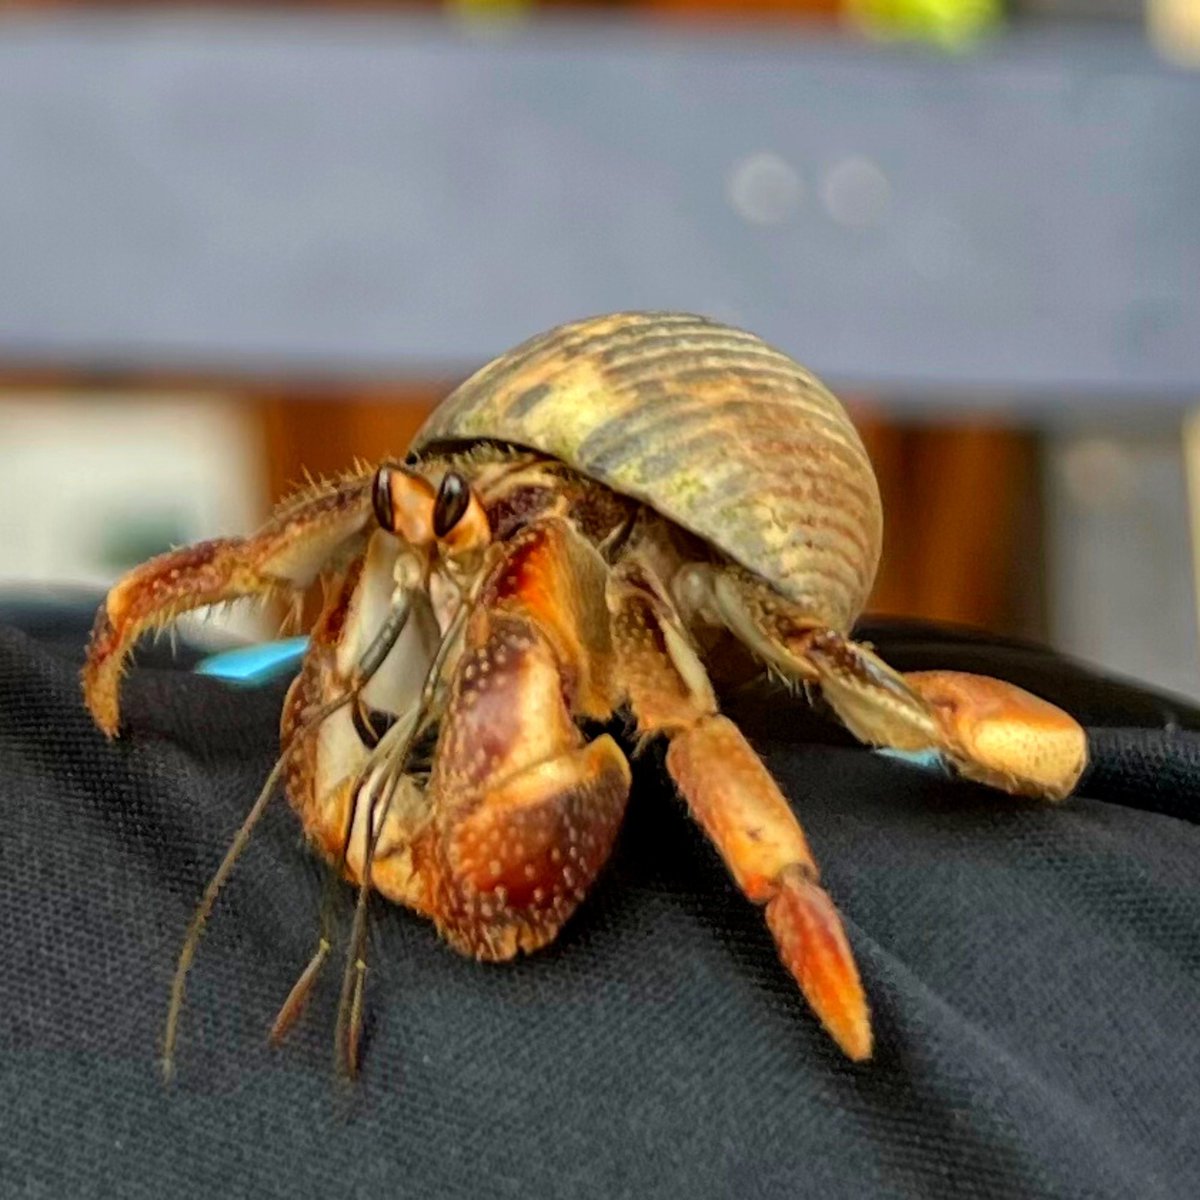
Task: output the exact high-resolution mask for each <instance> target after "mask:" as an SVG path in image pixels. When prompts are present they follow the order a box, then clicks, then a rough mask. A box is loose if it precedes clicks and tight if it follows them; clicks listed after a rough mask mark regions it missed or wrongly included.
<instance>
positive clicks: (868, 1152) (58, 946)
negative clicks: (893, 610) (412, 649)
mask: <svg viewBox="0 0 1200 1200" xmlns="http://www.w3.org/2000/svg"><path fill="white" fill-rule="evenodd" d="M866 632H867V635H868V636H870V637H871V638H872V640H873V641H874V642H875V644H876V645H877V646H878V648H879V649H880V651H881V652H883V653H884V654H886V655H888V656H889V657H890V658H891V659H892V661H894V662H895V663H896V664H897V665H899V666H901V667H905V668H909V667H916V666H946V667H958V668H963V669H973V670H986V671H990V672H991V673H994V674H999V675H1003V676H1006V677H1009V678H1012V679H1014V680H1016V681H1017V682H1020V683H1023V684H1025V685H1026V686H1029V687H1032V688H1034V690H1038V691H1041V692H1042V693H1043V694H1045V695H1048V696H1050V697H1051V698H1052V699H1057V700H1059V701H1060V702H1062V703H1065V704H1068V705H1070V706H1072V707H1073V708H1074V710H1075V711H1077V712H1079V713H1080V714H1081V715H1082V716H1083V717H1084V719H1085V720H1086V721H1087V722H1088V724H1089V726H1090V727H1091V736H1092V744H1093V750H1094V754H1095V757H1096V762H1095V765H1094V766H1093V768H1092V770H1091V772H1090V774H1089V776H1088V778H1087V780H1086V781H1085V784H1084V786H1083V788H1082V794H1081V795H1080V796H1078V797H1075V798H1072V799H1071V800H1069V801H1067V802H1066V803H1065V804H1062V805H1060V806H1057V807H1052V806H1046V805H1041V804H1037V803H1033V802H1028V801H1022V800H1013V799H1010V798H1006V797H1003V796H1000V795H996V794H994V793H991V792H989V791H987V790H986V789H984V788H981V787H977V786H974V785H970V784H965V783H959V782H953V781H950V780H947V779H944V778H941V777H939V776H937V775H932V774H928V773H924V772H922V771H919V770H917V769H915V768H913V767H910V766H907V765H904V764H901V763H898V762H895V761H889V760H887V759H885V758H882V757H880V756H877V755H872V754H870V753H868V752H866V751H864V750H863V749H861V748H859V747H857V746H855V745H854V744H853V743H852V742H851V741H850V739H848V738H847V737H846V736H844V735H843V734H842V733H840V732H839V731H838V730H837V729H836V728H835V727H834V726H833V725H832V724H830V723H829V722H828V721H826V720H825V719H823V718H822V717H821V716H820V715H818V714H810V713H809V712H808V711H807V710H806V709H805V708H804V707H803V705H802V704H800V703H799V702H796V701H792V700H790V699H786V698H783V697H782V696H781V695H780V694H779V693H775V692H767V691H763V690H761V689H750V690H748V691H746V692H745V693H743V694H741V695H739V696H737V697H734V698H732V699H730V701H729V702H728V703H727V705H726V708H727V711H729V713H730V715H732V716H733V717H734V718H735V719H737V720H738V721H739V722H741V724H742V726H743V728H744V729H745V731H746V732H747V734H748V736H749V737H750V739H751V740H752V742H753V743H754V744H755V745H756V747H757V748H758V749H759V750H760V751H761V752H762V753H763V755H764V757H765V758H766V761H767V762H768V764H769V766H770V767H771V769H772V770H773V771H774V773H775V774H776V776H777V777H778V779H779V780H780V782H781V784H782V786H783V788H784V790H785V792H786V793H787V795H788V796H789V797H790V798H791V800H792V801H793V803H794V804H795V807H796V809H797V811H798V812H799V813H800V814H801V817H802V820H803V822H804V824H805V827H806V829H807V831H808V834H809V837H810V841H811V843H812V845H813V848H814V851H815V852H816V854H817V856H818V858H819V860H820V861H821V863H822V865H823V869H824V877H825V882H826V885H827V887H828V888H829V890H830V892H831V893H832V894H833V896H834V898H835V900H836V901H837V903H838V904H839V906H840V908H841V911H842V913H843V914H844V916H845V919H846V924H847V928H848V931H849V935H850V938H851V941H852V943H853V945H854V948H855V951H856V954H857V956H858V960H859V963H860V966H861V969H862V973H863V976H864V981H865V984H866V987H867V989H868V992H869V995H870V999H871V1003H872V1007H873V1011H874V1022H875V1029H876V1035H877V1043H878V1049H877V1053H876V1056H875V1059H874V1061H873V1062H871V1063H869V1064H867V1065H861V1066H855V1065H852V1064H850V1063H849V1062H847V1061H845V1060H843V1059H842V1058H841V1057H840V1056H839V1054H838V1052H837V1051H836V1049H835V1048H834V1046H833V1045H832V1043H831V1042H830V1041H829V1039H828V1038H827V1037H826V1036H825V1035H824V1034H823V1033H822V1032H821V1031H820V1029H819V1028H818V1027H817V1025H816V1023H815V1021H814V1020H813V1019H812V1017H811V1016H810V1015H809V1013H808V1012H807V1010H806V1008H805V1006H804V1003H803V1001H802V999H801V998H800V996H799V995H798V993H797V992H796V989H795V987H794V985H793V984H792V983H791V981H790V980H789V978H788V977H787V976H786V975H785V973H784V972H783V970H782V968H781V967H780V965H779V963H778V961H777V959H776V956H775V952H774V948H773V944H772V942H771V939H770V937H769V935H768V932H767V930H766V927H765V925H764V923H763V921H762V919H761V914H760V913H759V912H758V911H756V910H755V909H754V908H753V907H751V906H750V905H749V904H748V903H746V902H745V901H744V900H743V899H742V898H741V896H740V895H739V894H738V893H737V891H736V890H735V889H734V887H733V886H732V884H731V883H730V882H729V880H728V878H727V876H726V874H725V873H724V871H723V869H722V867H721V865H720V863H719V861H718V859H717V858H716V855H715V854H714V852H713V851H712V850H711V849H710V847H709V846H708V845H707V844H706V842H705V841H704V839H703V837H702V835H701V834H700V832H699V830H698V829H697V828H696V827H695V826H694V825H693V824H692V822H691V821H690V820H689V818H688V817H687V815H686V813H685V811H684V809H683V807H682V805H681V804H680V802H679V801H678V800H677V799H676V798H675V796H674V794H673V792H672V790H671V788H670V786H669V783H668V781H667V780H666V777H665V774H664V771H663V767H662V757H661V753H656V752H654V751H651V752H648V753H647V754H645V755H643V756H642V757H641V758H640V759H638V760H637V762H636V764H635V783H634V792H633V796H632V800H631V804H630V811H629V815H628V819H627V822H626V825H625V827H624V830H623V832H622V835H621V838H620V840H619V842H618V845H617V848H616V851H615V854H614V856H613V859H612V861H611V863H610V865H609V867H608V868H607V869H606V870H605V872H604V874H603V876H602V877H601V879H600V881H599V882H598V884H597V886H596V888H595V889H594V892H593V893H592V895H591V896H590V898H589V899H588V901H587V902H586V903H585V905H584V906H583V908H582V909H581V910H580V912H579V913H578V914H577V915H576V917H575V918H574V919H573V920H572V921H571V922H570V924H569V925H568V927H567V928H566V929H565V930H564V932H563V934H562V935H561V936H560V938H559V939H558V940H557V942H556V943H554V944H553V945H552V946H551V947H549V948H548V949H547V950H545V951H543V952H541V953H539V954H537V955H535V956H532V957H530V958H527V959H523V960H521V961H519V962H516V963H513V964H509V965H503V966H494V965H479V964H476V963H473V962H470V961H468V960H465V959H463V958H461V957H459V956H458V955H456V954H455V953H453V952H452V951H451V950H449V949H448V948H447V947H446V946H445V945H444V944H442V943H440V942H439V940H438V938H437V937H436V935H435V933H434V931H433V930H432V928H431V927H430V926H429V925H427V924H426V923H425V922H424V921H422V920H421V919H420V918H418V917H417V916H415V915H413V914H411V913H409V912H407V911H405V910H403V909H400V908H396V907H392V906H389V905H388V904H386V903H384V902H377V903H376V904H375V905H374V907H373V909H372V913H371V917H372V920H371V942H370V961H371V970H370V972H369V975H368V987H367V1023H366V1032H365V1065H364V1071H363V1074H362V1077H361V1078H360V1080H359V1082H358V1083H357V1085H356V1086H355V1087H354V1088H353V1089H352V1090H351V1091H349V1092H347V1091H346V1089H344V1088H342V1087H340V1086H338V1085H337V1084H336V1082H335V1081H334V1078H333V1074H332V1030H333V1018H334V1010H335V1007H336V990H337V979H338V975H339V973H340V965H339V966H337V967H333V968H332V969H330V970H329V971H328V973H327V975H326V977H325V978H324V979H323V980H322V983H321V986H320V987H319V988H318V990H317V992H316V995H315V998H314V1001H313V1003H312V1005H311V1006H310V1008H309V1010H308V1012H307V1013H306V1014H305V1016H304V1018H303V1020H302V1022H301V1023H300V1024H299V1025H298V1026H297V1028H296V1029H295V1030H294V1031H293V1033H292V1035H291V1038H290V1039H289V1041H288V1043H287V1044H286V1045H285V1046H284V1047H283V1048H281V1049H279V1050H271V1049H270V1048H269V1047H268V1046H267V1044H266V1041H265V1036H264V1035H265V1031H266V1029H267V1027H268V1025H269V1023H270V1021H271V1019H272V1017H273V1016H274V1014H275V1012H276V1010H277V1008H278V1006H279V1004H280V1002H281V1001H282V999H283V997H284V996H285V995H286V994H287V992H288V989H289V987H290V986H291V984H292V983H293V981H294V980H295V978H296V975H297V973H298V972H299V970H300V969H301V967H302V966H303V964H304V963H305V962H306V961H307V959H308V956H309V955H310V953H311V952H312V949H313V946H314V942H315V936H316V919H317V916H316V915H317V912H318V909H319V905H320V897H321V892H322V873H321V870H320V868H319V867H318V864H317V863H316V862H315V860H314V859H313V857H312V855H311V854H310V853H309V852H308V851H307V850H306V849H305V847H304V845H303V842H302V839H301V837H300V833H299V829H298V826H297V824H296V822H295V820H294V819H293V817H292V815H291V813H290V812H289V811H288V810H287V808H286V805H285V804H283V802H282V801H280V802H279V803H278V804H277V805H276V806H274V807H273V808H272V810H271V811H270V812H269V814H268V816H267V818H266V819H265V821H264V823H263V825H262V827H261V829H260V831H259V833H258V834H257V835H256V837H255V840H254V843H253V845H252V846H251V849H250V850H249V852H248V853H247V855H246V856H245V858H244V859H243V862H242V864H241V866H240V868H239V869H238V871H237V873H236V874H235V876H234V878H233V880H232V882H231V883H230V884H229V886H228V888H227V889H226V891H225V893H224V894H223V896H222V898H221V900H220V902H219V904H218V906H217V911H216V913H215V915H214V918H213V921H212V923H211V926H210V928H209V931H208V933H207V934H206V936H205V938H204V940H203V942H202V945H201V947H200V952H199V955H198V957H197V961H196V965H195V967H194V969H193V971H192V974H191V977H190V982H189V986H188V1001H187V1007H186V1009H185V1013H184V1020H183V1026H182V1031H181V1042H180V1047H179V1056H178V1075H177V1078H176V1081H175V1083H174V1084H173V1086H172V1087H171V1088H169V1089H167V1088H164V1086H163V1084H162V1083H161V1081H160V1079H159V1077H158V1075H157V1072H156V1056H157V1052H158V1051H157V1043H158V1039H159V1036H160V1033H161V1027H162V1019H163V1016H164V1012H165V1008H166V998H167V990H168V984H169V979H170V974H171V970H172V967H173V963H174V958H175V954H176V951H177V948H178V943H179V939H180V936H181V933H182V931H183V929H184V927H185V925H186V923H187V920H188V918H189V916H190V914H191V912H192V909H193V906H194V904H195V902H196V900H197V898H198V896H199V893H200V890H201V888H202V887H203V884H204V881H205V879H206V878H207V876H208V875H209V874H210V873H211V871H212V870H213V869H214V867H215V866H216V864H217V862H218V861H219V859H220V857H221V854H222V853H223V851H224V848H225V846H226V844H227V842H228V839H229V838H230V836H231V834H232V832H233V830H234V829H235V828H236V826H237V825H238V823H239V821H240V819H241V817H242V815H243V814H244V812H245V810H246V809H247V807H248V806H249V804H250V802H251V801H252V799H253V797H254V795H255V793H256V792H257V789H258V787H259V784H260V783H261V781H262V780H263V778H264V777H265V775H266V773H267V772H268V770H269V769H270V766H271V764H272V761H273V758H274V755H275V751H276V738H277V720H278V712H279V706H280V701H281V696H282V688H281V687H271V688H267V689H261V690H240V689H236V688H232V687H229V686H227V685H224V684H222V683H220V682H216V681H213V680H210V679H207V678H203V677H199V676H196V675H193V674H191V673H189V672H187V671H185V670H180V669H178V667H172V666H171V665H170V664H168V663H167V662H166V660H165V659H160V666H159V667H158V668H157V669H156V668H154V667H148V666H143V668H142V669H140V670H136V671H135V672H134V673H133V674H132V675H131V677H130V679H129V681H128V685H127V691H126V706H125V711H126V726H127V733H126V736H125V737H124V738H123V739H122V740H120V741H118V742H116V743H112V744H110V743H108V742H106V741H105V740H104V739H103V738H102V737H101V736H100V735H99V734H98V733H96V732H95V731H94V730H93V729H92V727H91V726H90V724H89V721H88V718H87V716H86V714H85V713H84V711H83V708H82V706H81V703H80V698H79V688H78V681H77V669H78V658H79V655H78V646H79V645H80V644H81V642H82V636H83V634H82V630H80V631H79V634H78V641H76V640H75V634H74V633H73V632H72V631H71V630H67V631H66V632H65V633H64V632H63V631H62V630H59V631H58V632H57V634H56V635H55V636H54V637H51V636H50V635H49V633H48V632H47V631H46V630H39V631H38V636H36V637H34V636H30V635H29V634H28V633H26V632H22V631H19V630H17V629H14V628H12V627H8V628H0V820H2V822H3V824H2V826H0V890H2V897H0V944H2V947H3V967H2V968H0V1051H2V1054H0V1072H2V1074H3V1085H2V1087H0V1106H2V1109H0V1111H2V1113H3V1120H2V1123H0V1124H2V1128H3V1136H0V1195H2V1196H4V1197H18V1196H19V1197H26V1196H30V1197H40V1196H45V1197H55V1198H58V1197H92V1196H96V1197H99V1196H119V1197H131V1198H135V1197H156V1198H157V1197H163V1196H171V1197H175V1196H183V1197H189V1196H221V1197H242V1196H245V1197H264V1196H289V1197H307V1196H314V1197H342V1196H363V1197H372V1198H377V1197H380V1196H409V1195H411V1196H421V1197H425V1196H462V1197H482V1196H487V1197H507V1196H513V1197H517V1196H521V1197H527V1196H547V1197H580V1198H591V1197H597V1198H600V1197H603V1198H605V1200H612V1198H615V1197H625V1196H628V1197H660V1196H661V1197H667V1196H672V1197H673V1196H680V1197H689V1198H693V1200H700V1198H707V1197H727V1196H738V1197H759V1196H761V1197H787V1198H789V1200H792V1198H795V1197H799V1196H821V1197H866V1196H886V1197H893V1196H895V1197H908V1196H913V1197H926V1196H928V1197H943V1196H945V1197H958V1198H961V1197H1008V1196H1012V1197H1042V1196H1045V1197H1088V1198H1090V1200H1094V1198H1097V1197H1100V1198H1103V1197H1122V1198H1124V1197H1138V1198H1139V1200H1155V1198H1160V1197H1161V1198H1164V1200H1166V1198H1172V1200H1178V1198H1182V1197H1193V1196H1200V1031H1198V1029H1197V1017H1198V1014H1200V828H1198V827H1197V821H1198V819H1200V733H1197V729H1200V714H1197V713H1196V712H1195V711H1194V710H1193V709H1191V708H1189V707H1188V706H1187V705H1186V704H1182V703H1179V702H1176V701H1173V700H1171V699H1169V698H1164V697H1159V696H1155V695H1153V694H1151V693H1148V692H1146V691H1144V690H1141V689H1138V688H1135V687H1132V686H1129V685H1127V684H1124V683H1121V682H1119V681H1112V680H1103V679H1099V678H1097V677H1096V676H1094V675H1092V674H1090V673H1088V672H1086V671H1084V670H1082V669H1079V668H1077V667H1075V666H1073V665H1072V664H1068V663H1064V662H1063V661H1061V660H1059V659H1057V658H1055V657H1053V656H1052V655H1049V654H1047V653H1046V652H1045V651H1042V650H1039V649H1037V648H1035V647H1029V646H1025V645H1022V644H1019V643H1006V642H999V641H989V640H987V639H982V638H979V637H972V636H966V635H956V634H953V633H950V632H946V631H942V630H936V629H930V628H928V627H912V626H896V625H891V626H889V625H881V626H877V627H875V628H872V629H869V630H868V631H866ZM142 661H143V663H145V662H147V661H148V660H147V658H146V657H145V656H143V659H142ZM339 895H340V899H339V904H340V908H339V915H340V917H341V919H342V921H343V928H344V927H345V923H346V920H347V918H348V914H349V909H350V897H349V895H348V893H347V891H346V890H345V889H342V890H341V891H340V894H339Z"/></svg>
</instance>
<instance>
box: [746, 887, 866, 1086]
mask: <svg viewBox="0 0 1200 1200" xmlns="http://www.w3.org/2000/svg"><path fill="white" fill-rule="evenodd" d="M766 917H767V925H768V926H769V927H770V930H771V933H772V934H773V935H774V937H775V943H776V945H777V946H778V947H779V956H780V958H781V959H782V960H783V964H784V966H785V967H787V969H788V970H789V971H790V972H791V973H792V976H793V977H794V978H795V980H796V982H797V983H798V984H799V985H800V990H801V991H802V992H803V993H804V996H805V999H807V1001H808V1003H809V1005H810V1006H811V1007H812V1010H813V1011H814V1012H815V1013H816V1014H817V1016H818V1017H819V1018H820V1021H821V1024H822V1025H824V1027H825V1029H826V1031H827V1032H828V1033H829V1035H830V1036H831V1037H832V1038H833V1040H834V1041H835V1042H837V1044H838V1046H839V1047H841V1049H842V1052H843V1053H844V1054H845V1055H846V1056H847V1057H848V1058H851V1059H853V1060H854V1061H855V1062H863V1061H865V1060H866V1059H868V1058H870V1057H871V1050H872V1035H871V1016H870V1012H869V1010H868V1008H867V1001H866V997H865V995H864V994H863V989H862V982H861V980H860V979H859V976H858V967H857V966H856V965H855V962H854V955H853V953H852V952H851V950H850V943H849V941H848V940H847V938H846V931H845V929H844V928H843V927H842V919H841V917H840V916H838V911H837V909H836V908H835V907H834V904H833V901H832V900H831V899H830V898H829V894H828V893H827V892H826V891H825V890H824V888H822V887H820V885H818V884H816V883H813V882H812V881H811V880H810V879H808V878H807V877H806V876H805V874H804V873H803V871H801V870H800V869H798V868H792V869H788V870H787V871H785V872H784V875H783V876H782V877H781V879H780V881H779V890H778V892H777V893H776V894H775V895H774V896H773V897H772V898H771V900H770V901H768V903H767V908H766Z"/></svg>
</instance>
